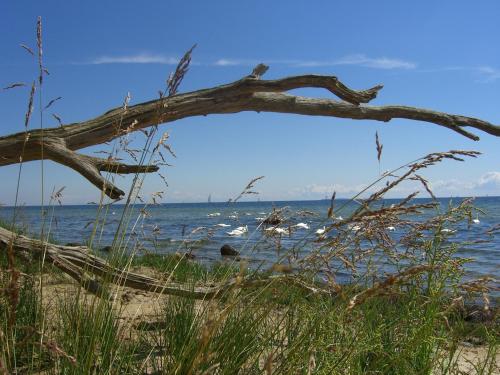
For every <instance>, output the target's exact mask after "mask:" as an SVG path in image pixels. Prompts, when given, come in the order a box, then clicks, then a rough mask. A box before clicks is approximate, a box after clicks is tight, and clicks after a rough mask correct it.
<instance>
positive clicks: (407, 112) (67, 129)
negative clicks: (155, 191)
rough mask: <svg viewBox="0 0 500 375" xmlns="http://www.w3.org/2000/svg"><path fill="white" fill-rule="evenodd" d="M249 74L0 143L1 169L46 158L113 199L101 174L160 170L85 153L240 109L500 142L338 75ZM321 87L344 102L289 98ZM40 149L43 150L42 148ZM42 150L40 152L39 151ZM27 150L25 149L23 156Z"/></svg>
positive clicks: (476, 124) (496, 131) (498, 132)
mask: <svg viewBox="0 0 500 375" xmlns="http://www.w3.org/2000/svg"><path fill="white" fill-rule="evenodd" d="M258 70H259V74H258V75H252V74H251V75H249V76H247V77H244V78H243V79H241V80H239V81H236V82H233V83H230V84H227V85H222V86H218V87H214V88H210V89H203V90H198V91H194V92H189V93H185V94H179V95H174V96H170V97H166V98H161V99H158V100H153V101H149V102H145V103H141V104H137V105H134V106H130V107H127V108H116V109H113V110H111V111H108V112H106V113H105V114H103V115H101V116H99V117H96V118H94V119H91V120H88V121H83V122H80V123H74V124H68V125H64V126H61V127H59V128H50V129H44V130H43V132H42V131H41V130H39V129H38V130H31V131H28V132H26V133H25V132H22V133H17V134H12V135H8V136H4V137H0V166H2V165H9V164H15V163H19V162H20V161H21V160H22V161H31V160H39V159H41V158H42V157H44V158H47V159H50V160H53V161H54V162H57V163H60V164H63V165H65V166H68V167H70V168H72V169H74V170H75V171H77V172H78V173H80V174H81V175H83V176H84V177H85V178H87V179H88V180H89V181H90V182H91V183H92V184H94V185H95V186H96V187H98V188H99V189H101V190H103V191H104V192H105V193H106V194H107V195H108V196H110V197H111V198H113V199H117V198H120V197H122V196H123V195H124V192H123V191H122V190H120V189H118V188H117V187H116V186H114V185H113V184H112V183H111V182H109V181H107V180H106V179H105V178H104V177H103V176H101V174H100V173H99V172H100V171H103V170H106V171H110V172H114V173H136V172H153V171H156V170H157V167H156V166H130V165H125V164H122V163H119V162H116V161H107V160H105V159H98V158H92V157H89V156H85V155H81V154H79V153H76V152H75V150H79V149H82V148H85V147H89V146H94V145H97V144H101V143H104V142H108V141H110V140H112V139H114V138H117V137H120V136H122V135H124V134H126V133H129V132H133V131H137V130H139V129H144V128H147V127H150V126H153V125H157V124H161V123H166V122H172V121H176V120H179V119H182V118H186V117H191V116H200V115H209V114H228V113H237V112H242V111H257V112H279V113H293V114H301V115H310V116H330V117H339V118H348V119H355V120H377V121H384V122H387V121H390V120H392V119H396V118H402V119H410V120H416V121H424V122H428V123H433V124H436V125H440V126H444V127H446V128H448V129H451V130H453V131H455V132H458V133H459V134H461V135H464V136H466V137H468V138H470V139H473V140H479V137H478V136H477V135H475V134H472V133H470V132H469V131H467V130H466V129H465V128H467V127H469V128H474V129H478V130H481V131H484V132H486V133H489V134H491V135H494V136H500V126H498V125H493V124H491V123H489V122H486V121H483V120H480V119H476V118H472V117H466V116H460V115H453V114H447V113H443V112H436V111H431V110H427V109H421V108H414V107H407V106H367V105H361V104H362V103H368V102H369V101H371V100H372V99H374V98H375V97H376V96H377V93H378V92H379V90H380V89H381V88H382V86H381V85H378V86H375V87H373V88H371V89H368V90H363V91H355V90H352V89H350V88H348V87H347V86H345V85H344V84H343V83H342V82H340V80H339V79H338V78H336V77H333V76H318V75H304V76H295V77H288V78H283V79H277V80H261V79H259V77H260V74H262V73H261V72H265V69H258ZM311 87H313V88H324V89H326V90H329V91H330V92H331V93H333V94H335V95H337V96H338V97H339V98H341V99H342V100H343V101H341V102H339V101H336V100H331V99H317V98H308V97H302V96H295V95H288V94H284V93H283V92H284V91H288V90H292V89H297V88H311ZM42 146H43V147H42ZM42 149H43V152H42ZM23 150H24V151H23Z"/></svg>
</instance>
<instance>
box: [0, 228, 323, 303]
mask: <svg viewBox="0 0 500 375" xmlns="http://www.w3.org/2000/svg"><path fill="white" fill-rule="evenodd" d="M9 246H12V250H13V251H14V254H26V253H29V254H32V255H34V256H35V257H42V256H44V258H45V261H46V262H48V263H50V264H53V265H54V266H56V267H58V268H59V269H60V270H61V271H63V272H64V273H66V274H67V275H69V276H70V277H72V278H73V279H74V280H76V281H77V282H78V283H79V284H81V285H82V287H84V288H85V289H86V290H87V291H89V292H91V293H94V294H96V295H98V296H101V297H103V296H106V295H107V293H106V292H105V290H104V289H103V287H102V285H101V283H100V282H99V281H98V280H96V279H92V278H90V277H89V276H88V274H91V275H95V276H98V277H100V278H101V280H104V281H107V282H109V283H112V284H116V285H121V286H126V287H128V288H133V289H138V290H144V291H148V292H154V293H160V294H167V295H175V296H181V297H189V298H194V299H208V298H217V297H220V296H222V295H224V293H226V292H227V291H229V290H231V289H233V288H251V287H258V286H263V285H268V284H269V283H271V282H279V281H286V282H287V283H289V284H294V285H296V286H299V287H300V288H303V289H305V290H307V291H308V292H310V293H327V291H326V290H323V289H321V288H316V287H313V286H312V285H307V284H305V283H303V282H301V281H300V280H299V279H297V278H295V277H293V276H290V275H283V276H281V275H280V276H271V277H266V278H263V279H255V278H232V279H229V280H227V281H225V282H222V283H218V284H212V285H198V286H190V285H187V284H180V283H175V282H171V281H168V282H165V281H161V280H157V279H155V278H152V277H148V276H144V275H140V274H137V273H133V272H129V271H127V270H123V269H118V268H116V267H113V266H111V265H110V264H109V263H108V262H106V261H105V260H103V259H101V258H99V257H96V256H95V255H93V254H92V252H91V250H90V249H89V248H87V247H86V246H62V245H56V244H52V243H48V242H42V241H40V240H36V239H32V238H28V237H26V236H23V235H20V234H17V233H14V232H11V231H9V230H7V229H5V228H1V227H0V250H3V251H6V250H7V249H8V248H9Z"/></svg>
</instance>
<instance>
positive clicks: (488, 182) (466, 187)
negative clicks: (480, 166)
mask: <svg viewBox="0 0 500 375" xmlns="http://www.w3.org/2000/svg"><path fill="white" fill-rule="evenodd" d="M430 185H431V189H432V190H433V191H434V192H435V193H436V194H437V195H441V196H449V195H486V194H488V195H500V172H487V173H485V174H483V175H482V176H480V177H479V179H478V180H477V181H463V180H458V179H451V180H438V181H433V182H431V184H430Z"/></svg>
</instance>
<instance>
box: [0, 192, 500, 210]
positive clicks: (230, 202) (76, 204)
mask: <svg viewBox="0 0 500 375" xmlns="http://www.w3.org/2000/svg"><path fill="white" fill-rule="evenodd" d="M405 198H406V197H395V198H384V199H381V200H398V199H405ZM465 198H473V199H478V198H500V195H479V196H477V195H476V196H470V195H464V196H460V195H456V196H443V197H436V199H465ZM413 199H414V200H415V199H419V200H420V199H427V200H433V198H432V197H415V198H413ZM330 200H331V198H321V199H288V200H262V201H260V200H240V201H236V202H232V201H215V202H207V201H202V202H162V203H157V204H149V205H150V206H159V205H168V204H207V205H209V204H221V203H224V204H235V203H276V202H322V201H330ZM335 200H339V201H340V200H342V201H349V200H352V201H354V200H360V201H361V200H366V198H356V199H353V198H335ZM146 204H147V203H132V204H130V205H132V206H140V205H146ZM102 205H103V206H106V205H115V206H125V203H118V202H116V203H103V204H102ZM52 206H56V207H67V206H89V207H90V206H100V205H99V204H97V203H93V202H91V203H68V204H61V205H52ZM52 206H49V205H45V206H44V207H52ZM17 207H42V206H41V205H36V204H25V205H19V206H17ZM1 208H15V206H12V205H6V204H3V205H0V209H1Z"/></svg>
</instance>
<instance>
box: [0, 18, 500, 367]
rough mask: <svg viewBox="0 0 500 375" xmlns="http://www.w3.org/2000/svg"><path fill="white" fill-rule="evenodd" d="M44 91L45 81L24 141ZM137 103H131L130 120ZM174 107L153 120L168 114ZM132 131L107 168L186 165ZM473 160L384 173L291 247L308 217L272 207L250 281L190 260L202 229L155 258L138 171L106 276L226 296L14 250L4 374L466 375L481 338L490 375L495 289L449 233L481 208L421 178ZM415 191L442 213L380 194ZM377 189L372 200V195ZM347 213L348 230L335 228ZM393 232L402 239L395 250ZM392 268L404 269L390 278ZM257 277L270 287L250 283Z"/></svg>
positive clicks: (1, 331) (7, 278) (174, 86)
mask: <svg viewBox="0 0 500 375" xmlns="http://www.w3.org/2000/svg"><path fill="white" fill-rule="evenodd" d="M37 45H38V66H39V76H38V85H39V87H40V88H41V85H42V81H43V77H44V75H46V74H47V73H46V70H45V67H44V66H43V64H42V39H41V20H39V21H38V23H37ZM22 47H23V48H25V49H26V50H27V51H28V52H30V51H31V52H30V53H31V54H34V53H33V51H32V50H31V49H29V47H27V46H22ZM193 48H194V47H193ZM193 48H191V49H190V50H189V51H188V52H187V53H186V54H185V55H184V57H183V58H182V59H181V61H180V62H179V65H178V67H177V69H176V71H175V72H174V73H172V75H171V76H170V78H169V79H168V80H167V84H166V87H165V88H164V90H162V91H161V94H160V96H161V97H166V96H167V95H168V96H172V95H175V94H176V93H177V91H178V89H179V86H180V84H181V82H182V79H183V78H184V76H185V74H186V73H187V72H188V68H189V63H190V61H191V53H192V51H193ZM14 85H15V84H13V85H12V87H14ZM17 86H19V87H22V86H21V85H16V86H15V87H17ZM34 92H35V83H34V84H33V85H32V87H31V91H30V94H29V105H28V111H27V113H26V121H25V128H26V129H27V128H28V124H29V121H30V118H31V115H32V112H33V107H34V103H33V98H34ZM41 99H42V98H41V97H40V103H39V106H40V108H39V110H40V114H41V116H43V109H47V108H49V107H50V106H52V105H53V104H54V103H55V102H56V101H58V99H59V98H56V99H53V100H51V101H49V103H48V104H47V105H45V106H42V102H41ZM130 100H131V96H130V94H127V96H126V98H125V100H124V103H123V106H122V108H121V110H122V111H123V114H125V113H126V112H127V111H128V110H129V102H130ZM164 110H165V109H164V108H158V118H161V115H162V113H163V111H164ZM56 118H57V117H56ZM58 121H59V120H58ZM120 125H121V124H118V127H117V129H121V126H120ZM131 126H132V127H133V125H131ZM131 130H132V129H131V128H130V129H129V131H127V130H125V131H124V132H123V133H122V134H121V138H119V139H118V140H117V141H116V142H114V143H113V144H112V145H111V151H109V152H108V154H107V155H108V161H109V165H110V166H112V165H113V164H112V163H113V161H116V160H119V159H120V158H127V157H128V158H132V159H135V160H136V161H137V162H138V164H139V165H141V166H147V165H151V161H152V160H155V159H159V160H160V161H161V162H163V163H166V164H167V161H168V158H169V157H175V153H174V152H173V150H172V149H171V148H170V146H169V145H168V143H167V142H168V139H169V138H168V133H164V134H163V135H161V136H158V135H157V131H156V130H157V129H156V127H153V128H152V129H151V130H149V131H144V133H142V134H143V135H144V136H145V138H144V147H143V148H142V149H140V150H134V149H131V148H130V139H129V136H130V135H131V133H132V131H131ZM26 134H28V133H26ZM162 150H163V151H165V150H166V151H167V152H168V154H166V155H164V154H162V153H161V151H162ZM376 150H377V159H378V161H379V162H380V160H381V157H382V150H383V146H382V143H381V140H380V137H379V135H378V133H377V134H376ZM477 156H478V153H477V152H474V151H466V150H451V151H448V152H439V153H432V154H429V155H426V156H424V157H423V158H420V159H418V160H415V161H412V162H410V163H406V164H404V165H403V166H401V167H399V168H396V169H394V170H392V171H390V172H386V173H384V174H382V175H381V176H380V178H379V179H377V180H376V181H375V182H373V183H372V184H370V185H368V187H367V188H366V189H365V190H363V191H362V192H360V194H357V195H356V196H354V197H353V198H352V201H351V202H356V203H357V204H358V209H356V210H355V211H354V212H352V213H351V214H346V211H345V207H346V204H340V203H339V202H337V201H336V200H335V193H334V194H333V195H332V199H331V204H330V207H329V208H328V210H327V212H325V214H324V216H322V218H321V219H322V222H323V225H324V230H323V231H322V232H321V233H318V234H317V233H316V230H317V228H311V229H309V231H308V232H306V234H305V235H304V236H303V238H302V240H301V241H299V243H298V244H297V245H294V246H292V247H287V246H285V245H284V244H283V243H282V242H283V241H282V240H283V238H284V237H286V236H287V235H290V234H291V233H292V232H293V231H294V230H296V227H294V223H296V222H297V221H298V220H300V218H303V217H305V216H308V215H311V214H312V213H309V212H292V211H291V210H289V209H288V208H286V207H277V208H276V209H275V210H274V211H273V212H272V213H271V214H270V215H269V216H268V217H267V218H265V219H264V220H263V221H262V224H261V226H260V227H259V231H257V232H256V233H253V234H252V235H253V236H259V238H260V240H259V241H260V242H261V243H266V244H269V245H270V246H273V248H274V249H276V253H277V255H276V263H275V264H273V265H272V266H270V267H267V266H264V265H262V266H260V267H257V268H256V269H252V270H250V269H248V268H247V267H246V265H245V263H244V261H241V262H240V263H237V262H236V261H234V262H229V263H220V264H215V265H212V266H206V265H203V264H200V263H197V262H196V261H193V260H191V259H190V256H189V255H192V253H193V252H195V251H196V249H195V246H194V245H193V243H192V242H188V241H187V240H188V239H191V236H194V235H200V233H203V236H201V239H199V237H196V238H198V240H197V241H198V243H197V246H203V243H204V242H203V239H206V238H210V237H211V236H213V234H214V229H213V228H197V229H195V230H194V231H192V232H191V233H187V234H186V238H185V239H186V241H183V242H181V243H180V244H179V247H178V248H176V249H175V251H173V252H172V254H168V255H158V254H157V253H156V252H155V251H154V250H158V248H157V247H159V246H160V245H159V244H158V241H156V238H155V233H156V232H157V231H158V230H159V229H158V228H154V227H153V228H151V230H147V228H146V226H147V225H146V224H145V220H146V218H147V217H149V216H151V213H150V212H149V210H148V208H149V207H150V206H152V205H155V204H157V201H158V200H159V198H161V195H162V192H155V193H153V194H152V195H151V196H150V197H149V199H147V203H143V205H142V207H141V208H140V209H138V208H137V203H138V202H144V199H143V198H142V197H141V188H142V186H143V185H144V175H143V174H141V173H139V172H138V173H137V174H136V175H134V178H133V181H132V184H131V187H130V190H129V193H128V195H127V196H126V204H125V208H124V210H123V214H122V216H121V218H120V225H119V227H118V229H117V232H116V235H115V238H114V242H113V244H112V249H111V252H110V254H109V256H108V258H107V261H108V262H109V264H110V265H111V266H114V267H117V268H119V270H120V271H121V274H122V276H123V275H126V274H128V273H129V272H130V271H131V270H140V271H141V272H148V273H153V274H154V275H155V276H156V277H157V279H159V280H161V282H162V283H164V284H165V285H170V284H172V283H182V284H183V285H184V286H186V287H187V288H193V289H194V287H195V285H214V284H215V285H218V283H221V284H222V283H224V282H227V281H233V283H232V284H231V287H230V288H227V289H224V291H223V292H221V293H220V294H219V295H217V296H216V297H214V298H206V299H202V300H195V299H194V298H193V299H192V298H185V297H182V298H181V297H174V296H164V295H161V294H155V293H152V292H144V291H138V290H134V289H131V288H127V287H124V286H123V285H121V284H120V283H116V282H115V280H114V279H113V278H112V277H111V276H110V275H101V276H98V277H96V279H95V280H91V281H93V282H96V283H98V284H99V287H100V289H99V290H100V293H99V295H96V294H93V293H91V292H90V291H91V288H88V287H85V286H86V285H82V284H77V283H74V282H73V280H69V279H68V278H67V277H66V276H65V274H63V273H61V272H60V271H59V270H58V269H57V268H56V267H54V266H52V265H47V264H43V261H42V262H41V263H40V260H37V259H35V260H34V259H29V257H26V258H20V257H19V258H14V254H13V251H12V248H10V251H9V248H8V249H7V251H6V252H2V253H1V254H0V281H1V284H0V374H9V373H18V374H21V373H33V374H42V373H43V374H61V373H63V374H163V373H169V374H170V373H172V374H235V373H241V374H262V373H266V374H290V373H305V374H313V373H314V374H459V373H460V371H462V370H463V363H461V362H460V351H463V350H464V345H463V342H464V340H468V339H470V338H471V337H475V338H478V339H480V340H481V342H482V346H481V347H482V348H483V349H484V350H485V353H484V356H483V357H478V358H477V359H476V360H474V361H473V363H470V366H472V367H471V368H472V370H471V371H474V372H475V373H477V374H494V373H496V371H498V370H499V369H498V344H499V333H500V330H499V324H498V316H497V307H496V306H495V303H494V301H493V302H492V301H491V300H490V297H489V293H490V292H491V291H492V290H493V289H495V288H496V284H495V280H493V279H492V278H483V279H478V280H469V281H464V280H463V277H462V276H463V274H464V269H465V267H466V264H467V262H468V260H467V259H461V258H459V257H457V255H456V250H457V246H459V245H457V244H456V243H452V242H450V241H448V239H449V236H451V235H452V234H451V232H449V231H444V229H450V228H451V229H453V228H454V227H455V226H458V225H459V224H461V223H467V222H468V221H470V220H471V217H472V212H474V210H475V208H474V206H473V202H472V201H471V200H464V201H462V202H461V203H460V204H458V205H454V206H450V207H448V208H445V209H443V208H442V207H440V206H439V204H438V203H437V202H436V201H435V197H434V194H433V193H432V190H431V187H430V186H429V184H428V182H427V180H426V179H425V178H424V177H423V176H421V174H420V173H421V172H422V170H424V169H426V168H429V167H433V166H435V165H436V164H438V163H440V162H442V161H444V160H454V161H464V159H465V158H475V157H477ZM21 167H22V164H20V167H19V175H18V187H19V186H21ZM160 177H161V178H162V179H164V180H165V178H164V176H163V175H160ZM261 178H263V177H257V178H255V179H252V180H251V181H250V182H249V183H248V184H247V185H246V186H245V187H244V189H243V191H242V192H241V193H240V194H239V195H237V196H236V198H234V199H232V200H231V201H232V203H234V202H236V201H238V200H239V199H241V198H242V197H243V196H245V195H247V194H255V193H256V191H255V190H254V189H255V184H256V183H257V182H258V181H259V180H260V179H261ZM408 181H410V182H411V181H416V182H418V183H419V184H421V186H422V189H423V190H425V191H426V192H427V193H428V194H429V195H430V196H431V198H433V199H434V201H432V202H430V203H418V202H415V201H414V198H415V197H416V196H417V194H418V192H417V191H415V192H414V193H412V194H409V195H408V196H407V197H406V198H404V199H402V200H401V201H400V202H398V203H397V204H394V205H391V206H386V205H385V203H384V196H385V195H386V194H387V193H388V192H390V191H391V190H392V189H394V188H396V187H397V186H398V185H400V184H401V183H404V182H408ZM165 182H166V181H165ZM42 184H43V182H42ZM103 188H104V187H103ZM368 190H370V191H371V192H372V193H371V194H370V195H369V196H368V198H366V199H361V198H360V196H361V193H365V192H366V191H368ZM104 196H105V195H104V193H103V194H102V197H101V200H100V202H99V210H98V214H97V216H96V218H95V220H94V221H93V222H92V223H90V224H89V225H92V235H91V237H90V238H88V239H80V240H81V241H80V242H82V243H83V242H85V243H87V244H89V246H90V247H91V248H94V249H98V248H99V246H100V241H101V236H102V233H103V230H104V227H105V225H106V223H107V220H108V219H109V217H108V216H109V209H110V206H111V205H112V204H113V203H114V202H107V201H105V198H104ZM62 202H64V188H57V189H56V188H54V189H53V194H52V198H51V200H50V202H49V204H48V206H47V207H46V210H44V211H46V212H47V213H46V214H44V215H43V217H41V218H40V219H41V220H43V221H44V226H43V227H44V231H43V232H42V233H41V235H40V238H41V239H42V240H43V241H46V242H47V241H53V240H52V239H51V238H50V236H51V234H52V233H53V232H52V231H53V230H54V227H55V223H56V217H55V214H54V210H53V206H54V205H55V204H62ZM16 206H17V200H16ZM51 208H52V209H51ZM15 212H16V215H17V213H18V212H19V211H18V210H17V209H16V211H15ZM429 213H432V215H431V216H424V215H423V214H429ZM339 215H343V216H345V218H344V219H342V220H340V219H339V218H338V216H339ZM425 217H428V218H427V219H425ZM18 219H19V216H15V217H14V218H13V220H12V222H9V223H3V224H2V223H0V225H3V226H7V227H9V228H14V227H18V228H19V226H20V222H19V220H18ZM45 223H46V224H47V227H45ZM53 224H54V226H53ZM390 227H395V228H398V229H399V230H401V231H402V232H403V233H404V234H403V235H402V236H400V238H399V239H395V238H394V237H392V236H390V233H389V232H390V229H389V228H390ZM28 229H29V228H28ZM266 229H271V230H266ZM277 229H281V230H279V231H278V230H277ZM24 230H25V231H26V229H24ZM497 230H498V228H492V229H491V231H490V232H491V233H493V232H494V231H497ZM46 242H45V243H46ZM150 245H151V246H152V248H151V246H150ZM96 252H97V251H96ZM382 263H383V264H385V265H390V267H391V269H392V270H393V271H394V272H392V273H391V274H385V273H384V270H383V269H382V268H381V264H382ZM84 271H85V270H84ZM341 273H342V274H347V275H349V276H350V281H351V282H349V283H340V282H339V281H338V280H337V275H338V274H341ZM278 276H279V277H278ZM282 276H284V277H282ZM248 280H258V281H261V282H259V283H254V284H248V285H250V286H249V287H245V285H247V284H245V282H246V281H248ZM87 286H88V285H87ZM478 298H479V299H481V301H482V304H481V306H479V307H477V306H476V307H475V312H474V313H471V312H470V311H468V310H467V309H470V305H468V304H467V303H465V302H467V301H475V300H476V299H478ZM464 301H465V302H464ZM478 317H482V318H478Z"/></svg>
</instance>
